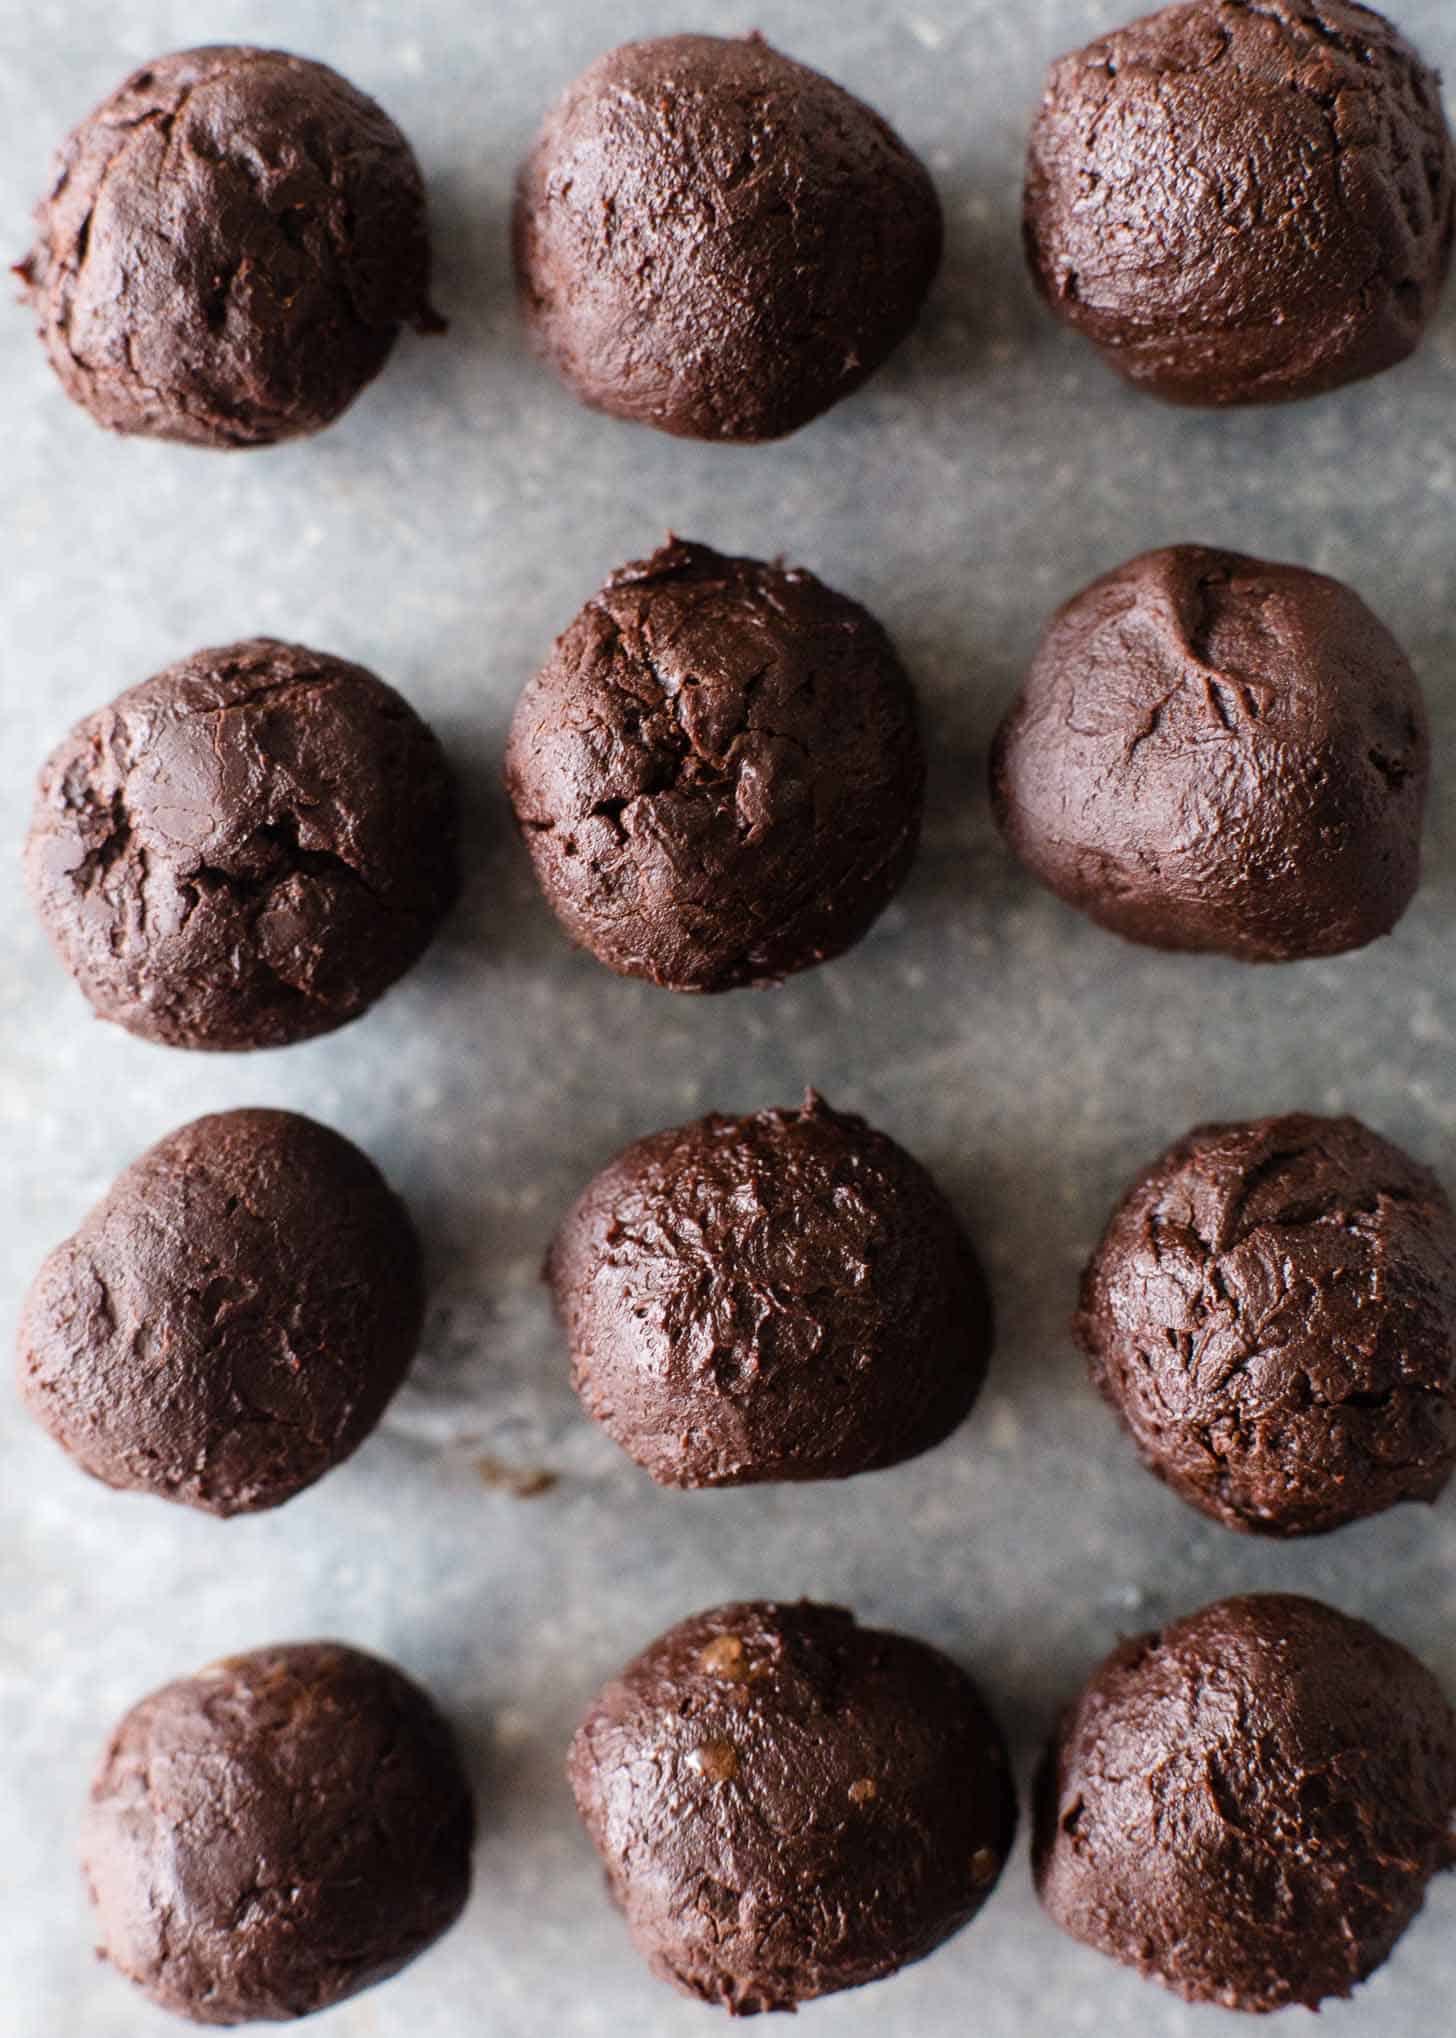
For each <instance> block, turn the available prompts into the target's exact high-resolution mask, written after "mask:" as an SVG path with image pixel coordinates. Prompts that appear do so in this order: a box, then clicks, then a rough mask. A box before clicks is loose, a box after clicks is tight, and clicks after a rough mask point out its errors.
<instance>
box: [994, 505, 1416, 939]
mask: <svg viewBox="0 0 1456 2038" xmlns="http://www.w3.org/2000/svg"><path fill="white" fill-rule="evenodd" d="M1429 769H1430V741H1429V737H1428V734H1427V729H1426V711H1425V705H1424V702H1423V700H1422V697H1421V690H1420V686H1419V684H1418V682H1417V680H1416V677H1415V674H1414V673H1413V672H1412V670H1411V667H1410V663H1409V660H1408V659H1407V658H1406V655H1405V653H1404V652H1403V651H1402V650H1401V648H1400V646H1399V645H1398V644H1397V643H1396V641H1395V639H1394V638H1393V637H1392V636H1391V634H1390V632H1389V631H1388V630H1387V629H1386V628H1385V627H1384V625H1383V624H1382V623H1381V622H1380V621H1379V619H1378V618H1377V617H1375V616H1374V615H1372V614H1371V612H1370V610H1369V609H1368V608H1367V607H1366V606H1365V604H1364V603H1363V602H1362V601H1361V600H1360V598H1359V596H1358V595H1356V594H1354V593H1353V592H1352V591H1351V590H1350V589H1349V588H1348V587H1345V586H1343V585H1342V584H1341V583H1340V582H1339V581H1337V580H1329V579H1326V577H1325V576H1324V575H1323V574H1319V573H1310V572H1307V571H1306V570H1305V569H1304V568H1302V567H1298V566H1277V565H1271V564H1269V563H1268V562H1267V561H1265V560H1261V559H1250V558H1246V557H1244V556H1243V555H1242V554H1241V553H1237V552H1222V551H1216V550H1213V549H1211V548H1209V547H1208V546H1204V545H1175V546H1171V547H1169V548H1168V549H1167V550H1165V551H1161V552H1145V553H1143V554H1142V556H1141V557H1140V558H1137V559H1131V560H1129V561H1128V562H1127V564H1126V565H1125V566H1119V567H1118V568H1117V569H1116V570H1115V571H1114V572H1112V573H1109V574H1106V575H1104V576H1103V578H1102V579H1101V580H1098V581H1094V582H1093V584H1092V586H1091V587H1088V588H1084V589H1083V591H1082V592H1081V593H1080V594H1079V595H1076V596H1074V597H1073V599H1072V600H1071V601H1069V602H1068V603H1067V604H1066V606H1065V607H1064V608H1062V609H1061V610H1059V611H1058V613H1057V614H1056V616H1054V617H1053V619H1052V621H1051V624H1050V625H1049V627H1048V629H1047V631H1046V634H1045V636H1044V637H1043V639H1042V642H1041V646H1040V649H1039V650H1038V652H1037V654H1036V658H1035V660H1034V662H1033V664H1032V667H1031V671H1030V673H1029V674H1028V675H1027V679H1026V683H1025V685H1024V686H1023V688H1022V691H1021V694H1020V696H1019V697H1018V699H1017V700H1016V702H1015V704H1014V705H1013V706H1012V708H1011V710H1010V712H1009V713H1008V714H1007V716H1006V719H1005V720H1004V721H1003V723H1002V724H1001V728H1000V730H999V732H998V734H997V737H996V742H995V745H994V748H993V752H992V759H991V792H992V799H993V803H994V806H995V811H996V818H997V821H998V822H999V824H1000V827H1001V829H1002V832H1003V833H1004V834H1005V836H1006V838H1007V840H1008V841H1009V842H1010V844H1011V847H1012V848H1013V849H1014V850H1015V852H1016V854H1017V855H1018V856H1019V857H1020V858H1021V860H1022V862H1023V863H1024V864H1025V865H1026V866H1027V868H1028V869H1029V870H1030V871H1031V872H1032V873H1033V874H1034V875H1035V876H1036V877H1038V878H1040V880H1041V882H1042V883H1043V884H1044V885H1046V886H1048V887H1049V889H1050V890H1052V891H1054V892H1055V893H1056V894H1057V896H1058V897H1059V898H1061V899H1065V900H1066V902H1067V903H1068V905H1071V906H1076V907H1078V908H1079V909H1080V910H1081V911H1082V912H1084V913H1087V914H1088V915H1090V917H1091V918H1092V919H1094V920H1096V921H1097V922H1098V923H1099V925H1101V926H1103V927H1107V928H1110V929H1111V931H1112V932H1113V933H1114V934H1121V935H1123V936H1124V937H1125V938H1126V939H1127V940H1129V941H1140V942H1144V943H1146V944H1147V945H1148V946H1149V947H1152V948H1168V949H1191V950H1198V951H1201V952H1203V953H1210V954H1222V955H1230V956H1234V957H1235V958H1237V959H1238V960H1240V961H1243V962H1295V961H1299V960H1300V959H1302V958H1305V957H1309V956H1321V955H1340V954H1343V953H1345V952H1346V951H1347V950H1350V949H1355V948H1363V947H1364V946H1365V945H1366V944H1367V943H1368V942H1371V941H1374V940H1375V939H1376V938H1377V937H1378V936H1380V935H1382V934H1388V933H1389V932H1390V930H1391V929H1392V928H1393V927H1394V926H1395V924H1396V922H1397V921H1398V920H1399V919H1400V917H1401V915H1402V914H1403V913H1404V912H1405V909H1406V907H1407V906H1408V905H1409V904H1410V902H1411V899H1412V898H1413V897H1414V895H1415V891H1416V887H1417V884H1418V883H1419V880H1420V868H1421V826H1422V821H1423V818H1424V814H1425V804H1426V784H1427V779H1428V776H1429Z"/></svg>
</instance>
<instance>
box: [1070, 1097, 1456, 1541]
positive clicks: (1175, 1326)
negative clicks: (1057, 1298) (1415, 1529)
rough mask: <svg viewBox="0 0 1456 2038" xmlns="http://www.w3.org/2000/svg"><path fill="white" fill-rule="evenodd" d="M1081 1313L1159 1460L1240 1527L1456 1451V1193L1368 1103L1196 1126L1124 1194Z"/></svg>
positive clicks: (1120, 1397)
mask: <svg viewBox="0 0 1456 2038" xmlns="http://www.w3.org/2000/svg"><path fill="white" fill-rule="evenodd" d="M1077 1334H1078V1337H1079V1338H1080V1340H1081V1343H1082V1345H1083V1347H1084V1349H1085V1350H1086V1353H1087V1356H1088V1359H1089V1362H1090V1365H1091V1370H1092V1377H1093V1379H1094V1380H1095V1381H1096V1383H1097V1385H1098V1386H1099V1387H1100V1388H1101V1390H1102V1392H1103V1393H1104V1394H1105V1395H1106V1397H1107V1399H1108V1400H1109V1401H1110V1402H1111V1404H1112V1406H1113V1407H1114V1408H1115V1409H1116V1411H1117V1413H1118V1415H1119V1416H1120V1417H1121V1419H1122V1421H1123V1423H1124V1424H1125V1425H1126V1427H1127V1429H1128V1431H1129V1432H1130V1434H1131V1436H1132V1438H1133V1441H1134V1443H1135V1444H1136V1445H1137V1448H1138V1450H1139V1452H1140V1453H1141V1455H1142V1458H1143V1460H1144V1462H1145V1463H1146V1464H1147V1465H1148V1466H1149V1467H1150V1469H1151V1470H1152V1471H1154V1472H1156V1473H1157V1475H1158V1477H1159V1478H1160V1479H1163V1480H1166V1482H1167V1484H1168V1485H1169V1486H1171V1487H1172V1488H1173V1490H1174V1492H1175V1493H1179V1494H1181V1495H1182V1497H1183V1498H1184V1499H1185V1500H1188V1501H1191V1502H1192V1504H1193V1505H1194V1506H1195V1507H1198V1508H1201V1509H1202V1510H1203V1512H1204V1513H1205V1514H1210V1515H1212V1516H1213V1517H1214V1519H1215V1520H1217V1521H1222V1522H1226V1523H1227V1524H1228V1526H1229V1527H1230V1528H1235V1529H1250V1530H1253V1531H1254V1532H1255V1533H1256V1534H1260V1535H1269V1536H1298V1535H1314V1534H1318V1533H1320V1532H1322V1531H1323V1530H1326V1529H1333V1528H1339V1527H1340V1526H1341V1525H1342V1523H1345V1522H1349V1521H1358V1520H1359V1519H1360V1518H1361V1517H1362V1516H1364V1515H1370V1514H1379V1513H1380V1512H1381V1511H1382V1509H1384V1508H1387V1507H1393V1506H1394V1505H1395V1504H1396V1503H1397V1502H1398V1501H1402V1500H1426V1501H1430V1500H1434V1499H1435V1498H1436V1496H1437V1495H1438V1494H1439V1493H1440V1492H1441V1491H1442V1489H1443V1488H1444V1487H1445V1485H1446V1483H1447V1481H1448V1480H1449V1479H1450V1477H1451V1473H1452V1470H1453V1469H1456V1211H1453V1210H1452V1207H1451V1205H1450V1203H1449V1202H1448V1201H1447V1198H1446V1196H1445V1193H1444V1192H1443V1190H1442V1189H1441V1186H1440V1184H1439V1183H1438V1182H1437V1181H1436V1178H1435V1177H1434V1175H1432V1174H1430V1173H1429V1172H1428V1170H1427V1169H1425V1168H1423V1167H1421V1166H1419V1165H1418V1164H1417V1163H1416V1162H1415V1161H1413V1160H1411V1159H1410V1158H1409V1156H1408V1155H1406V1154H1403V1153H1402V1152H1401V1150H1400V1148H1399V1147H1397V1146H1392V1145H1391V1143H1390V1141H1389V1140H1386V1139H1382V1138H1380V1136H1379V1134H1378V1133H1374V1132H1371V1131H1370V1130H1369V1128H1368V1127H1367V1126H1364V1125H1362V1124H1360V1122H1359V1121H1358V1119H1354V1118H1311V1117H1306V1116H1293V1117H1288V1118H1259V1119H1255V1120H1254V1121H1253V1123H1251V1124H1246V1125H1203V1126H1200V1127H1199V1128H1198V1129H1197V1130H1196V1131H1194V1132H1191V1133H1190V1134H1189V1135H1188V1137H1187V1138H1186V1139H1183V1140H1180V1141H1179V1142H1178V1144H1177V1145H1176V1146H1174V1147H1171V1148H1170V1149H1169V1151H1168V1152H1167V1153H1165V1154H1164V1155H1163V1156H1162V1158H1161V1159H1159V1160H1157V1161H1154V1163H1153V1165H1152V1166H1151V1167H1150V1168H1148V1169H1146V1170H1145V1171H1144V1172H1143V1173H1142V1174H1141V1175H1140V1176H1139V1177H1138V1179H1137V1180H1136V1181H1135V1182H1134V1183H1133V1185H1132V1187H1131V1188H1130V1189H1129V1190H1128V1192H1127V1194H1126V1196H1125V1197H1124V1198H1123V1200H1122V1202H1121V1204H1120V1205H1119V1206H1118V1209H1117V1211H1116V1212H1115V1214H1114V1216H1113V1218H1112V1221H1111V1222H1110V1224H1109V1225H1108V1227H1107V1230H1106V1233H1105V1234H1104V1236H1103V1239H1102V1243H1101V1244H1100V1245H1099V1246H1098V1248H1097V1251H1096V1252H1095V1253H1094V1255H1093V1257H1092V1261H1091V1264H1090V1265H1089V1266H1088V1268H1087V1271H1086V1274H1085V1275H1084V1276H1083V1282H1082V1306H1081V1310H1080V1312H1079V1314H1078V1317H1077Z"/></svg>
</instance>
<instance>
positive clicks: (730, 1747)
mask: <svg viewBox="0 0 1456 2038" xmlns="http://www.w3.org/2000/svg"><path fill="white" fill-rule="evenodd" d="M570 1776H571V1785H572V1789H573V1790H574V1791H575V1793H576V1802H577V1806H578V1808H579V1809H580V1812H581V1815H582V1818H583V1820H584V1821H585V1823H586V1828H587V1831H588V1832H589V1833H590V1835H591V1837H592V1840H593V1842H594V1843H595V1845H596V1848H597V1851H598V1852H599V1853H600V1855H601V1857H602V1860H603V1862H604V1863H605V1865H606V1871H607V1881H608V1885H609V1887H610V1889H611V1892H612V1895H613V1896H614V1897H615V1899H616V1901H617V1902H618V1903H619V1904H620V1905H621V1907H622V1910H623V1911H624V1912H625V1914H626V1918H627V1924H628V1927H629V1929H630V1931H631V1934H632V1937H633V1939H634V1940H635V1942H636V1944H637V1946H638V1948H639V1950H640V1951H641V1953H642V1954H643V1955H644V1957H645V1958H646V1960H647V1961H648V1963H649V1965H650V1966H651V1967H652V1969H653V1971H654V1973H656V1974H658V1975H660V1976H661V1977H662V1978H663V1980H665V1981H670V1982H671V1983H672V1984H673V1985H674V1986H675V1987H676V1988H678V1989H680V1990H682V1992H683V1993H684V1994H686V1995H693V1996H699V1997H701V1998H702V1999H703V2000H704V2001H706V2002H710V2003H720V2004H722V2005H724V2006H725V2007H726V2008H728V2009H729V2010H731V2011H733V2012H734V2013H735V2014H736V2015H739V2016H746V2015H749V2014H751V2013H753V2012H756V2011H760V2010H792V2009H794V2008H795V2007H796V2006H797V2005H798V2004H800V2003H804V2002H808V2001H809V2000H810V1999H811V1998H813V1997H815V1996H823V1995H829V1994H831V1993H833V1992H834V1991H835V1990H838V1989H846V1988H856V1987H858V1986H859V1985H860V1984H861V1983H862V1982H868V1981H878V1980H880V1979H881V1978H882V1977H883V1976H885V1975H889V1974H893V1973H894V1972H895V1971H896V1969H897V1968H901V1967H904V1966H906V1965H907V1964H908V1963H909V1962H910V1961H912V1960H920V1959H923V1958H924V1956H925V1955H926V1954H927V1953H930V1952H933V1951H934V1949H935V1948H936V1947H937V1946H938V1945H940V1943H941V1942H942V1940H945V1939H948V1938H949V1937H950V1935H951V1934H952V1933H953V1932H957V1931H959V1930H960V1928H961V1926H962V1925H964V1924H966V1923H968V1922H969V1920H970V1919H971V1918H973V1917H974V1916H975V1914H976V1912H977V1911H978V1910H979V1909H980V1908H981V1905H982V1904H983V1903H984V1902H985V1900H986V1898H987V1897H988V1896H989V1894H990V1892H991V1889H992V1887H993V1885H994V1884H995V1882H996V1879H997V1877H998V1875H999V1874H1000V1872H1001V1868H1002V1865H1003V1864H1004V1862H1005V1860H1006V1856H1007V1853H1008V1851H1009V1849H1010V1846H1011V1842H1012V1839H1013V1837H1014V1834H1015V1830H1016V1797H1015V1792H1014V1789H1013V1787H1012V1783H1011V1777H1010V1771H1009V1768H1008V1764H1007V1758H1006V1748H1005V1744H1004V1742H1003V1741H1002V1738H1001V1734H1000V1731H999V1729H998V1728H997V1726H996V1723H995V1721H994V1720H993V1719H992V1717H991V1715H990V1714H989V1712H988V1711H987V1710H986V1707H985V1704H984V1703H983V1701H982V1699H981V1696H980V1693H979V1692H978V1691H977V1689H976V1687H975V1685H974V1684H972V1682H971V1680H970V1679H969V1678H968V1677H967V1676H966V1675H965V1674H964V1672H963V1671H961V1670H959V1669H958V1668H957V1667H956V1665H955V1664H954V1663H952V1662H950V1661H949V1660H948V1659H947V1658H946V1657H945V1656H942V1655H941V1654H940V1652H939V1650H937V1649H932V1648H929V1647H928V1646H927V1645H926V1644H925V1643H924V1642H916V1641H911V1640H909V1639H908V1638H907V1637H906V1636H904V1635H896V1634H889V1633H885V1632H884V1631H882V1630H877V1629H873V1628H861V1627H857V1626H856V1625H855V1621H854V1617H853V1615H852V1614H849V1613H846V1612H844V1610H843V1609H842V1608H840V1607H834V1606H813V1605H810V1604H809V1603H808V1602H801V1603H800V1604H799V1605H797V1606H775V1605H769V1604H763V1603H757V1604H751V1605H745V1606H723V1607H719V1608H717V1609H716V1610H715V1611H713V1612H711V1613H701V1614H698V1615H697V1616H696V1617H695V1618H694V1619H692V1620H686V1621H683V1622H682V1623H680V1625H679V1626H677V1627H675V1628H671V1629H669V1631H668V1632H667V1633H666V1634H665V1635H663V1636H661V1637H660V1639H659V1640H657V1641H656V1642H654V1643H653V1644H652V1646H651V1647H650V1648H649V1649H647V1650H645V1651H644V1652H643V1654H642V1655H640V1656H639V1657H638V1658H637V1659H636V1661H635V1662H633V1663H629V1664H628V1666H627V1668H626V1669H625V1670H624V1671H623V1672H622V1674H621V1676H620V1677H617V1678H614V1679H613V1681H612V1682H611V1683H610V1684H608V1685H607V1686H605V1688H604V1689H603V1690H602V1691H601V1692H599V1693H598V1695H597V1698H596V1700H595V1701H594V1703H593V1705H592V1707H591V1710H590V1711H589V1712H588V1714H587V1716H586V1718H585V1720H584V1721H583V1722H582V1725H581V1727H580V1729H579V1731H578V1733H577V1736H576V1739H575V1741H574V1742H573V1744H572V1749H571V1762H570Z"/></svg>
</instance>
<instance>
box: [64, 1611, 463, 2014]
mask: <svg viewBox="0 0 1456 2038" xmlns="http://www.w3.org/2000/svg"><path fill="white" fill-rule="evenodd" d="M474 1826H475V1814H474V1808H473V1805H472V1802H471V1791H470V1784H469V1782H468V1780H467V1778H466V1775H465V1771H464V1769H463V1767H462V1766H461V1761H460V1755H459V1752H458V1750H457V1748H456V1745H455V1741H454V1737H453V1736H452V1734H451V1731H450V1728H449V1727H448V1726H447V1725H446V1723H445V1721H444V1720H443V1719H442V1717H441V1716H440V1714H439V1712H438V1711H437V1710H436V1708H435V1706H434V1704H433V1702H432V1701H431V1699H430V1698H429V1697H428V1696H427V1694H426V1693H425V1692H423V1691H421V1690H420V1688H419V1686H418V1685H416V1684H414V1683H412V1682H411V1680H410V1679H409V1678H407V1677H406V1676H405V1675H404V1674H403V1673H402V1672H401V1671H399V1670H396V1669H395V1668H394V1666H393V1665H392V1664H390V1663H384V1662H381V1661H380V1660H379V1659H378V1658H377V1657H374V1656H366V1655H363V1654H361V1652H360V1651H359V1650H357V1649H349V1648H346V1647H344V1646H343V1644H342V1643H338V1642H302V1643H294V1644H292V1645H290V1646H284V1647H279V1648H272V1649H255V1650H254V1651H253V1652H252V1653H251V1654H250V1655H246V1656H233V1657H229V1658H228V1659H227V1660H226V1661H224V1662H221V1663H214V1664H213V1665H212V1666H211V1667H210V1668H209V1669H206V1670H203V1671H200V1672H199V1673H198V1675H197V1676H195V1677H187V1678H183V1679H181V1680H180V1681H179V1682H177V1683H175V1684H168V1685H165V1686H163V1688H162V1689H161V1690H160V1691H155V1692H153V1693H152V1695H151V1696H150V1697H149V1698H144V1699H143V1700H142V1701H141V1703H140V1704H139V1705H136V1706H133V1707H132V1709H131V1711H130V1712H129V1713H128V1714H127V1715H126V1717H125V1718H124V1719H123V1720H122V1721H121V1722H120V1724H119V1725H118V1726H117V1728H116V1731H115V1732H114V1733H113V1735H112V1737H111V1740H110V1743H109V1745H108V1746H107V1749H106V1752H105V1755H104V1756H103V1757H102V1761H101V1766H100V1768H99V1770H98V1771H97V1774H96V1779H95V1782H94V1783H93V1784H92V1786H91V1803H90V1808H89V1811H88V1814H87V1819H86V1828H85V1839H84V1864H85V1872H86V1880H87V1883H88V1885H89V1887H90V1891H91V1898H92V1901H93V1903H94V1904H95V1906H96V1911H97V1917H98V1922H99V1925H100V1929H101V1946H100V1951H101V1953H102V1954H103V1956H104V1957H105V1958H106V1959H107V1960H109V1961H110V1962H111V1964H112V1965H113V1966H114V1967H115V1968H117V1970H118V1971H119V1972H120V1973H122V1974H124V1975H125V1976H126V1977H127V1979H128V1980H129V1981H133V1982H135V1983H136V1984H137V1986H138V1987H139V1988H141V1989H143V1990H144V1991H145V1992H146V1994H147V1995H149V1996H150V1997H151V1998H152V2000H153V2001H154V2002H156V2003H159V2004H160V2005H161V2007H162V2008H163V2009H164V2010H171V2011H172V2012H173V2013H174V2014H176V2015H178V2016H183V2017H189V2018H191V2019H192V2021H193V2022H194V2023H198V2024H248V2023H252V2022H253V2021H255V2020H270V2021H277V2022H282V2021H283V2020H285V2019H288V2018H292V2017H305V2016H308V2015H310V2014H311V2013H312V2012H313V2011H315V2010H322V2009H327V2008H328V2006H329V2005H330V2004H331V2003H337V2002H340V2001H342V2000H343V1998H344V1997H346V1996H352V1995H357V1994H358V1992H359V1991H360V1990H361V1989H366V1988H370V1987H372V1986H373V1985H374V1983H375V1982H378V1981H383V1980H385V1979H386V1978H387V1977H388V1976H389V1975H391V1974H395V1973H397V1972H398V1971H399V1969H400V1968H402V1967H404V1966H405V1965H406V1964H407V1963H408V1962H409V1961H411V1960H413V1959H414V1958H415V1956H416V1955H417V1954H419V1953H422V1952H423V1951H424V1950H425V1948H426V1947H427V1946H428V1945H430V1944H431V1942H432V1941H433V1940H435V1939H438V1938H439V1936H440V1934H441V1933H442V1932H444V1931H445V1930H446V1929H447V1928H448V1927H449V1926H450V1925H452V1924H453V1923H454V1922H455V1919H456V1918H457V1917H458V1916H459V1914H460V1911H461V1910H462V1909H463V1907H464V1904H465V1899H466V1897H467V1895H468V1894H469V1890H470V1851H471V1843H472V1840H473V1837H474Z"/></svg>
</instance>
